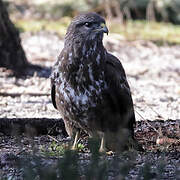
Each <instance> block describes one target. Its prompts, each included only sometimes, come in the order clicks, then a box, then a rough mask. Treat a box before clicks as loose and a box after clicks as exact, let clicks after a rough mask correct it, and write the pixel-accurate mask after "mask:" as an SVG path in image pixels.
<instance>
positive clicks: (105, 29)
mask: <svg viewBox="0 0 180 180" xmlns="http://www.w3.org/2000/svg"><path fill="white" fill-rule="evenodd" d="M101 29H102V31H103V32H104V33H106V34H107V35H108V33H109V30H108V28H107V26H106V24H104V23H101Z"/></svg>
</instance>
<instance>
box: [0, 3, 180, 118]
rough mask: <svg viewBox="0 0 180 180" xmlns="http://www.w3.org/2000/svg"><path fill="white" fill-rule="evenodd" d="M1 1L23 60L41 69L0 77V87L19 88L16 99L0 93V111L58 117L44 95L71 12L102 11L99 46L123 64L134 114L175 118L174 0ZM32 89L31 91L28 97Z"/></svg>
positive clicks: (178, 61)
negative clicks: (25, 74)
mask: <svg viewBox="0 0 180 180" xmlns="http://www.w3.org/2000/svg"><path fill="white" fill-rule="evenodd" d="M3 2H4V4H5V6H6V9H7V10H8V13H9V16H10V19H11V20H12V22H13V23H14V25H15V27H16V28H17V29H18V31H19V32H20V38H21V45H22V47H23V49H24V51H25V56H26V58H27V61H28V62H30V63H32V64H36V65H38V66H41V67H43V68H44V69H43V70H42V69H41V70H40V69H39V70H38V71H36V72H34V71H33V73H34V76H30V77H26V79H25V80H22V79H15V80H12V79H11V78H4V76H2V77H0V78H1V79H0V82H2V83H1V90H0V93H4V92H6V91H7V90H8V92H9V93H17V92H18V93H19V96H18V97H17V100H16V99H12V98H10V97H9V95H6V96H4V95H3V96H0V98H1V102H2V104H4V102H5V103H6V104H7V105H2V108H1V114H2V115H1V116H2V117H4V116H6V117H29V116H31V117H44V116H45V117H59V114H58V113H57V112H56V111H55V110H54V108H53V106H52V104H51V99H50V96H49V95H50V82H49V79H48V77H49V75H50V70H51V67H52V65H53V64H54V63H55V61H56V59H57V57H58V55H59V53H60V52H61V50H62V48H63V45H64V35H65V33H66V29H67V26H68V25H69V23H70V22H71V20H72V18H73V17H74V16H75V15H77V14H79V13H82V12H88V11H95V12H97V13H99V14H101V15H102V16H104V17H105V19H106V22H107V26H108V28H109V31H110V33H109V35H108V36H106V35H105V36H104V45H105V47H106V48H107V50H108V51H110V52H111V53H113V54H114V55H116V56H117V57H118V58H119V59H120V60H121V62H122V64H123V66H124V68H125V70H126V73H127V77H128V81H129V83H130V86H131V90H132V93H133V99H134V103H135V108H136V110H137V112H139V113H140V114H139V113H137V114H136V117H137V120H143V118H144V119H150V120H155V119H163V120H165V119H177V118H179V114H180V108H179V104H180V98H179V96H180V79H179V76H180V0H76V1H74V0H63V1H62V0H59V1H58V0H31V1H28V0H4V1H3ZM8 41H11V39H10V40H8ZM6 44H7V43H6ZM20 69H23V68H20ZM5 77H7V76H5ZM4 82H6V83H4ZM8 82H9V83H8ZM33 93H36V96H34V95H33V97H32V96H31V95H32V94H33ZM38 94H39V96H38ZM10 96H12V95H10ZM44 96H46V98H44ZM8 98H10V99H8ZM18 98H19V100H18ZM11 101H13V102H11ZM14 103H16V105H17V104H18V106H14ZM42 104H43V108H42ZM25 106H27V108H26V110H25V108H24V107H25ZM19 107H23V111H19V110H18V108H19Z"/></svg>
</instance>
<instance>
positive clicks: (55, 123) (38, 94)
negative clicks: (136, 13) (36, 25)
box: [0, 31, 180, 179]
mask: <svg viewBox="0 0 180 180" xmlns="http://www.w3.org/2000/svg"><path fill="white" fill-rule="evenodd" d="M117 36H118V35H116V34H112V35H109V36H106V37H105V41H104V44H105V46H106V48H107V49H108V50H109V51H111V52H112V53H113V54H114V55H116V56H118V57H119V58H120V59H121V62H122V64H123V66H124V68H125V70H126V73H127V77H128V81H129V84H130V87H131V91H132V94H133V100H134V104H135V112H136V119H137V126H136V129H135V135H136V138H137V140H138V141H139V143H141V144H142V145H143V147H144V149H145V152H139V153H137V154H136V156H135V157H136V158H135V160H134V161H133V162H134V165H133V168H132V169H131V170H130V171H128V172H129V174H128V177H129V178H130V179H134V178H137V179H138V172H139V171H140V169H141V168H140V167H142V166H143V164H144V162H145V161H148V162H149V163H150V164H151V167H152V169H154V171H155V169H156V166H160V165H162V164H163V163H164V162H165V166H164V167H165V170H164V174H163V175H162V177H161V178H162V179H176V178H177V179H178V178H180V168H179V167H180V160H179V159H180V142H179V138H180V78H179V77H180V46H168V45H167V46H161V47H158V46H157V45H155V44H154V43H152V42H149V41H134V42H127V41H125V40H118V39H121V38H118V37H117ZM21 38H22V45H23V48H24V50H25V52H26V55H27V58H28V60H29V61H30V62H31V63H33V64H38V65H41V66H43V67H45V68H44V71H41V72H37V73H34V75H33V76H30V77H27V78H15V77H14V76H12V75H11V71H9V70H5V69H3V68H1V69H0V71H1V73H0V119H1V124H0V126H1V128H0V132H1V134H0V147H1V149H0V156H1V157H0V169H1V171H0V172H1V174H2V175H3V176H5V175H7V174H10V175H11V176H12V174H13V173H14V174H15V177H16V179H18V178H19V179H21V178H22V177H21V175H20V174H21V173H20V172H19V171H18V172H16V171H15V169H14V167H15V164H14V161H15V160H16V159H21V158H22V157H23V156H24V153H27V152H29V153H30V154H34V151H36V153H35V154H36V155H37V154H39V155H40V156H41V155H42V154H43V152H44V149H46V150H47V149H49V148H51V149H52V148H53V147H52V144H53V143H57V144H58V143H62V142H63V143H64V142H68V141H69V140H68V139H67V138H66V137H67V135H66V133H65V131H64V125H63V123H62V119H61V118H60V115H59V113H58V112H57V111H56V110H55V109H54V107H53V105H52V102H51V98H50V80H49V78H48V76H49V75H50V67H51V66H52V65H53V64H54V62H55V60H56V59H57V56H58V55H59V53H60V51H61V49H62V48H63V38H60V37H59V36H58V35H57V34H55V33H50V32H46V31H40V32H38V33H35V34H31V33H22V34H21ZM28 122H30V123H28ZM26 123H27V124H28V125H27V124H26ZM46 123H47V124H48V123H49V124H48V126H47V125H45V124H46ZM83 141H84V142H83ZM80 142H82V144H83V143H84V146H85V147H84V146H83V147H84V148H82V149H81V151H83V153H82V152H81V153H80V157H83V158H84V157H85V156H86V154H88V153H89V151H88V150H87V148H86V147H87V143H86V139H85V140H83V138H82V139H81V140H80ZM53 146H55V145H53ZM58 147H60V146H58ZM50 153H51V154H52V152H50ZM60 154H61V152H60ZM54 155H55V156H56V158H57V154H56V153H54ZM58 156H60V155H58ZM87 156H88V157H89V155H87ZM113 157H114V156H111V157H108V158H110V159H111V160H112V158H113ZM50 159H51V158H50ZM51 160H52V159H51ZM56 160H57V159H56ZM56 160H55V161H56ZM158 160H161V161H162V160H163V163H162V164H161V163H159V161H158ZM52 161H53V160H52ZM157 162H158V163H157ZM49 163H51V161H50V160H49ZM121 165H122V164H121ZM114 171H118V170H116V168H115V169H114ZM114 174H118V173H117V172H114ZM10 175H9V177H10ZM114 176H115V175H109V176H108V177H109V179H113V177H114ZM15 177H14V179H15ZM118 177H119V178H120V179H121V177H120V175H118V176H117V178H118ZM158 177H160V176H158ZM117 178H116V179H117Z"/></svg>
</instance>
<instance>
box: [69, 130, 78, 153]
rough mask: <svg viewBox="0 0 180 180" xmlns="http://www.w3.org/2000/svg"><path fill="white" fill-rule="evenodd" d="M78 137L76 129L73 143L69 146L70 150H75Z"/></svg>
mask: <svg viewBox="0 0 180 180" xmlns="http://www.w3.org/2000/svg"><path fill="white" fill-rule="evenodd" d="M78 138H79V131H76V135H75V138H74V143H73V146H72V148H71V149H72V150H76V146H77V141H78Z"/></svg>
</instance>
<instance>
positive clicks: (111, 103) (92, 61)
mask: <svg viewBox="0 0 180 180" xmlns="http://www.w3.org/2000/svg"><path fill="white" fill-rule="evenodd" d="M104 33H107V34H108V28H107V26H106V23H105V20H104V18H103V17H101V16H100V15H98V14H97V13H94V12H91V13H85V14H80V15H78V16H76V17H75V18H74V19H73V20H72V22H71V23H70V25H69V27H68V29H67V33H66V36H65V42H64V48H63V50H62V51H61V53H60V55H59V57H58V60H57V62H56V63H55V65H54V67H53V69H52V74H51V97H52V102H53V105H54V107H55V108H56V109H58V110H59V112H60V114H61V116H62V117H63V120H64V123H65V127H66V131H67V133H68V135H69V136H70V137H75V140H74V145H73V148H74V147H75V146H76V143H77V139H78V138H79V131H81V130H83V131H85V132H86V133H87V134H88V135H89V136H90V137H99V138H100V139H101V145H100V149H99V150H100V151H106V150H111V151H118V150H120V149H122V148H124V147H125V146H127V144H128V142H129V139H131V140H134V130H133V126H134V124H135V115H134V108H133V101H132V97H131V92H130V88H129V85H128V82H127V79H126V74H125V71H124V68H123V66H122V64H121V62H120V61H119V59H118V58H116V57H115V56H113V55H112V54H110V53H109V52H107V50H106V49H105V47H104V46H103V42H102V40H103V34H104Z"/></svg>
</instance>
